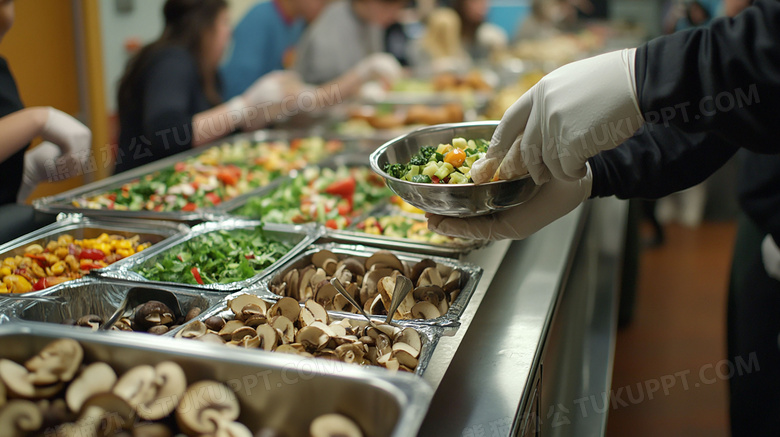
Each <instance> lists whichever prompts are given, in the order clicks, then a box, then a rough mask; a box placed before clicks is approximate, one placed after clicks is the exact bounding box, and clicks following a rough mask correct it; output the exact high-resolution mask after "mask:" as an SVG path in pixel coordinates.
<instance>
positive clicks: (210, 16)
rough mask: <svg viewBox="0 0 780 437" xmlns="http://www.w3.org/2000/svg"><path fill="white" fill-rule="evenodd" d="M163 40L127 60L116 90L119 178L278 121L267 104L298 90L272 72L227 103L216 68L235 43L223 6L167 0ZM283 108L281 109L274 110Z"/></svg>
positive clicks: (290, 79) (203, 0) (288, 77)
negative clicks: (240, 130) (117, 94)
mask: <svg viewBox="0 0 780 437" xmlns="http://www.w3.org/2000/svg"><path fill="white" fill-rule="evenodd" d="M163 14H164V16H165V28H164V29H163V33H162V35H161V36H160V37H159V38H158V39H157V40H156V41H154V42H153V43H151V44H149V45H147V46H145V47H144V48H143V49H141V51H140V52H139V53H138V54H137V55H136V56H135V57H134V58H133V59H131V60H130V62H129V63H128V66H127V69H126V71H125V73H124V76H123V77H122V80H121V82H120V85H119V99H118V101H119V124H120V133H119V147H118V150H117V156H116V170H115V171H116V172H117V173H118V172H122V171H126V170H129V169H132V168H135V167H138V166H141V165H144V164H148V163H150V162H153V161H156V160H158V159H161V158H164V157H166V156H170V155H173V154H176V153H179V152H182V151H185V150H188V149H190V148H191V147H198V146H201V145H203V144H206V143H208V142H210V141H214V140H217V139H219V138H220V137H223V136H225V135H228V134H230V133H232V132H234V131H235V130H236V129H243V130H248V129H257V128H261V127H264V126H265V125H267V124H269V123H270V122H271V121H275V120H276V116H275V114H272V113H271V112H270V110H269V105H275V104H278V103H279V102H280V101H281V100H282V99H283V98H284V97H285V96H287V95H291V94H293V93H294V92H296V90H298V89H299V88H300V86H299V85H300V81H298V80H297V76H296V75H295V74H294V73H285V72H272V73H269V74H267V75H265V76H263V77H261V78H260V79H257V81H255V83H254V84H253V85H252V86H250V87H249V88H248V89H247V90H246V91H244V92H243V94H241V95H239V96H237V97H234V98H233V99H231V100H229V101H228V102H225V103H223V102H222V97H221V94H220V80H219V77H218V66H219V62H220V60H221V59H222V55H223V53H224V51H225V48H226V46H227V44H228V42H229V40H230V33H231V30H230V22H229V16H228V10H227V2H226V0H167V1H166V2H165V6H164V7H163ZM275 109H276V110H278V108H275Z"/></svg>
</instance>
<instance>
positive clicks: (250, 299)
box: [228, 294, 267, 316]
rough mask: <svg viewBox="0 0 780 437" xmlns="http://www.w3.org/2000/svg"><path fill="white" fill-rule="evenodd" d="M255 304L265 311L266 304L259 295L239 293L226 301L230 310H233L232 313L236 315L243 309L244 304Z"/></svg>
mask: <svg viewBox="0 0 780 437" xmlns="http://www.w3.org/2000/svg"><path fill="white" fill-rule="evenodd" d="M250 304H255V305H257V306H258V307H260V309H261V310H262V311H263V313H265V312H266V309H267V305H266V303H265V301H264V300H263V299H261V298H260V297H259V296H256V295H254V294H240V295H238V296H236V297H234V298H233V299H230V301H228V307H229V308H230V311H233V314H235V315H236V316H240V315H241V310H243V309H244V307H245V306H247V305H250Z"/></svg>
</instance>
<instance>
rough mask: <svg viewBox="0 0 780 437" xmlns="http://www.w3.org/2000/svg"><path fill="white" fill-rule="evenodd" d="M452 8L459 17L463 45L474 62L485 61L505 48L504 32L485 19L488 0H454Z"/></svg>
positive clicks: (505, 37) (506, 40) (507, 39)
mask: <svg viewBox="0 0 780 437" xmlns="http://www.w3.org/2000/svg"><path fill="white" fill-rule="evenodd" d="M453 8H454V9H455V12H457V13H458V16H459V17H460V22H461V26H460V38H461V41H462V43H463V47H464V48H465V49H466V52H468V54H469V56H470V57H471V59H472V60H473V61H474V62H476V63H480V62H486V61H488V60H489V59H490V57H491V56H495V55H496V54H498V53H500V52H501V51H503V50H505V49H506V48H507V45H508V43H509V37H508V36H507V34H506V32H505V31H504V30H503V29H502V28H500V27H499V26H496V25H495V24H492V23H488V22H487V21H486V19H487V14H488V10H489V9H490V0H455V1H454V3H453Z"/></svg>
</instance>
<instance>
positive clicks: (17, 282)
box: [3, 275, 32, 293]
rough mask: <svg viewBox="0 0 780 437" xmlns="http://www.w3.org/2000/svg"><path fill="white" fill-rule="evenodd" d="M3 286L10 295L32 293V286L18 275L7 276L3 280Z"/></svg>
mask: <svg viewBox="0 0 780 437" xmlns="http://www.w3.org/2000/svg"><path fill="white" fill-rule="evenodd" d="M3 284H5V286H6V287H7V288H8V290H9V291H10V292H11V293H27V292H28V291H32V284H30V281H28V280H27V279H25V277H24V276H20V275H9V276H6V277H5V278H3Z"/></svg>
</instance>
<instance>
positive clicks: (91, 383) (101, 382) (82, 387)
mask: <svg viewBox="0 0 780 437" xmlns="http://www.w3.org/2000/svg"><path fill="white" fill-rule="evenodd" d="M115 382H116V373H115V372H114V369H112V368H111V366H109V365H108V364H106V363H100V362H98V363H92V364H90V365H89V366H87V367H85V368H84V370H82V371H81V374H80V375H79V376H78V378H76V379H74V380H73V382H71V383H70V386H68V390H67V391H66V392H65V402H66V403H67V405H68V408H70V411H72V412H74V413H78V412H79V411H81V406H82V405H84V401H86V400H87V399H88V398H90V397H91V396H93V395H96V394H98V393H103V392H107V391H111V387H113V386H114V383H115Z"/></svg>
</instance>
